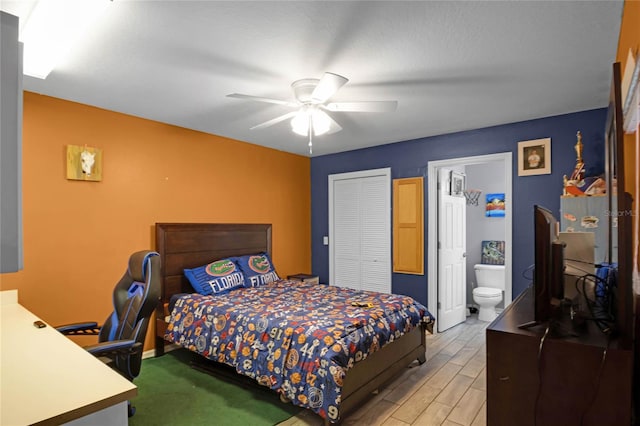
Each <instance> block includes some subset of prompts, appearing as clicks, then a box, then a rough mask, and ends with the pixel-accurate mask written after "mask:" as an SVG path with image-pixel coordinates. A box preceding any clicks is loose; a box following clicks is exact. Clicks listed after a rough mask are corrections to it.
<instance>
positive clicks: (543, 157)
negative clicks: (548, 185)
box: [518, 138, 551, 176]
mask: <svg viewBox="0 0 640 426" xmlns="http://www.w3.org/2000/svg"><path fill="white" fill-rule="evenodd" d="M548 174H551V138H545V139H534V140H530V141H522V142H518V176H532V175H548Z"/></svg>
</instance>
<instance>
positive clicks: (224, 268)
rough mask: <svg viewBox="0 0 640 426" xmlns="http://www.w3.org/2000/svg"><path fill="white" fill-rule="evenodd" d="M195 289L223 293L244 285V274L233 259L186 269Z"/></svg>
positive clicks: (205, 293)
mask: <svg viewBox="0 0 640 426" xmlns="http://www.w3.org/2000/svg"><path fill="white" fill-rule="evenodd" d="M184 274H185V276H186V277H187V278H188V279H189V282H190V283H191V286H192V287H193V289H194V290H195V291H196V292H198V293H200V294H203V295H205V296H206V295H210V294H223V293H227V292H228V291H230V290H233V289H234V288H238V287H243V286H244V276H243V275H242V272H241V271H240V270H239V269H238V265H236V264H235V263H234V262H233V260H231V259H222V260H216V261H215V262H211V263H209V264H208V265H204V266H200V267H199V268H193V269H185V270H184Z"/></svg>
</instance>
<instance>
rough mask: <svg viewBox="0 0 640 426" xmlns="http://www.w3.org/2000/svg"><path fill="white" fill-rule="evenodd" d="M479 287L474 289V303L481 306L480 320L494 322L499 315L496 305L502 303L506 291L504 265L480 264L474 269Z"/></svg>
mask: <svg viewBox="0 0 640 426" xmlns="http://www.w3.org/2000/svg"><path fill="white" fill-rule="evenodd" d="M473 268H474V269H475V273H476V282H477V284H478V286H477V287H476V288H474V289H473V301H474V302H475V303H476V304H478V306H480V311H479V312H478V319H479V320H480V321H493V320H494V319H495V318H496V317H497V316H498V314H497V313H496V305H497V304H498V303H500V302H501V301H502V292H503V291H504V290H505V281H506V280H505V273H504V265H484V264H478V265H475V266H474V267H473Z"/></svg>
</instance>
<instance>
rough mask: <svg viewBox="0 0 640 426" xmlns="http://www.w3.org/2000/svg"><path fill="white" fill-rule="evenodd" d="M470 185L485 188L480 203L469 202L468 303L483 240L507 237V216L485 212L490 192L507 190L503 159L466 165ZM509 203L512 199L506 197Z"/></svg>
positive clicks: (501, 239)
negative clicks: (495, 215) (492, 215)
mask: <svg viewBox="0 0 640 426" xmlns="http://www.w3.org/2000/svg"><path fill="white" fill-rule="evenodd" d="M465 174H466V175H467V183H466V186H467V189H479V190H480V191H482V193H481V194H480V198H479V199H478V205H477V206H472V205H467V304H471V303H473V295H472V291H473V286H474V284H475V282H476V277H475V273H474V269H473V266H474V265H475V264H477V263H480V260H481V257H482V253H481V252H482V249H481V247H482V241H484V240H499V241H504V240H505V235H506V230H505V220H504V218H499V217H486V216H485V203H486V195H487V194H491V193H496V192H497V193H504V192H505V176H504V167H503V166H502V163H499V162H493V163H483V164H474V165H469V166H466V167H465ZM506 202H507V203H509V202H511V200H506Z"/></svg>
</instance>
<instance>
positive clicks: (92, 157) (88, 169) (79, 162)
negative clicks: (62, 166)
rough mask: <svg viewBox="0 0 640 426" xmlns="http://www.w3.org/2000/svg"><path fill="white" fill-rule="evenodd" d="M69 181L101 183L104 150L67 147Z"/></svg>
mask: <svg viewBox="0 0 640 426" xmlns="http://www.w3.org/2000/svg"><path fill="white" fill-rule="evenodd" d="M67 179H70V180H85V181H92V182H100V181H101V180H102V150H101V149H100V148H94V147H90V146H86V145H85V146H78V145H67Z"/></svg>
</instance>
